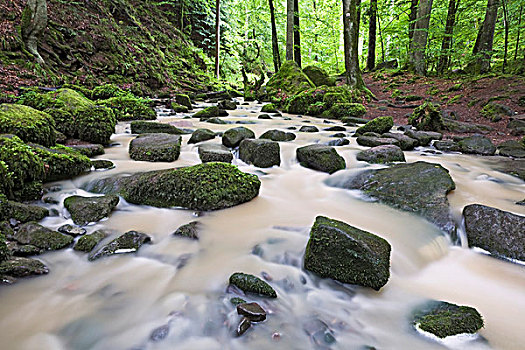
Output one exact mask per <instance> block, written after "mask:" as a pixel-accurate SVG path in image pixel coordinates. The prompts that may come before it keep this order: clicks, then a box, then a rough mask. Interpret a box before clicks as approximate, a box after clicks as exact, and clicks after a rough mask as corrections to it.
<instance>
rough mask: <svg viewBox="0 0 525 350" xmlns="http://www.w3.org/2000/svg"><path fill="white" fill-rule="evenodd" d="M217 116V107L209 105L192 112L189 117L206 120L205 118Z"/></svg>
mask: <svg viewBox="0 0 525 350" xmlns="http://www.w3.org/2000/svg"><path fill="white" fill-rule="evenodd" d="M218 116H219V107H218V106H210V107H206V108H204V109H203V110H201V111H198V112H197V113H194V114H193V115H192V116H191V117H192V118H199V119H200V120H206V119H210V118H215V117H218Z"/></svg>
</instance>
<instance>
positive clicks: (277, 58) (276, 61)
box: [269, 0, 281, 73]
mask: <svg viewBox="0 0 525 350" xmlns="http://www.w3.org/2000/svg"><path fill="white" fill-rule="evenodd" d="M269 3H270V19H271V22H272V53H273V67H274V69H275V73H277V72H278V71H279V69H280V68H281V55H280V54H279V42H278V41H277V27H276V25H275V9H274V7H273V0H269Z"/></svg>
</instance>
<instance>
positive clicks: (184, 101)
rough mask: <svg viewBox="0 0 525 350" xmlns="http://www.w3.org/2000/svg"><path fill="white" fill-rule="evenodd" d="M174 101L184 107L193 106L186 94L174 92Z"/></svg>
mask: <svg viewBox="0 0 525 350" xmlns="http://www.w3.org/2000/svg"><path fill="white" fill-rule="evenodd" d="M175 102H176V103H177V104H178V105H181V106H184V107H186V108H187V109H188V110H191V109H192V108H193V106H192V105H191V99H190V97H189V96H188V95H186V94H176V95H175Z"/></svg>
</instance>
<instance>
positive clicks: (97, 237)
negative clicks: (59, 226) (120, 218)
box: [73, 230, 111, 253]
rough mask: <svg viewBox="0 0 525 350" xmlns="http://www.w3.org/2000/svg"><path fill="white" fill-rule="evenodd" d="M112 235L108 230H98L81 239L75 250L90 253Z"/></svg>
mask: <svg viewBox="0 0 525 350" xmlns="http://www.w3.org/2000/svg"><path fill="white" fill-rule="evenodd" d="M110 235H111V233H110V232H108V231H106V230H97V231H95V232H93V233H91V234H89V235H85V236H82V237H80V238H79V239H78V241H77V243H76V244H75V246H74V247H73V249H75V250H77V251H79V252H84V253H89V252H90V251H92V250H93V248H95V247H96V246H97V244H99V243H100V242H101V241H102V240H103V239H104V238H106V237H109V236H110Z"/></svg>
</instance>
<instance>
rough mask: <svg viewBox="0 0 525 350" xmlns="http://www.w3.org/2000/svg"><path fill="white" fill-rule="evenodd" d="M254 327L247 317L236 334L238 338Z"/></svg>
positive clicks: (240, 323)
mask: <svg viewBox="0 0 525 350" xmlns="http://www.w3.org/2000/svg"><path fill="white" fill-rule="evenodd" d="M251 326H252V323H251V322H250V320H249V319H248V318H247V317H243V318H242V319H241V321H240V322H239V325H238V326H237V331H236V334H237V336H238V337H240V336H241V335H243V334H244V333H246V331H247V330H248V329H250V327H251Z"/></svg>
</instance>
